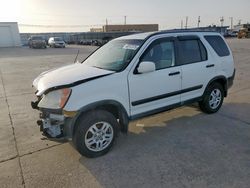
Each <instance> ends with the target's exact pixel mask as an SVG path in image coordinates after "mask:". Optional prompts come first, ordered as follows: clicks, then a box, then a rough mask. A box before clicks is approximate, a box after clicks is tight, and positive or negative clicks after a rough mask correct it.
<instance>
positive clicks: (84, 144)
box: [73, 110, 118, 158]
mask: <svg viewBox="0 0 250 188" xmlns="http://www.w3.org/2000/svg"><path fill="white" fill-rule="evenodd" d="M75 126H76V130H75V134H74V135H73V142H74V144H75V146H76V149H77V150H78V152H79V153H80V154H82V155H83V156H86V157H89V158H94V157H99V156H102V155H104V154H106V153H107V152H108V151H109V150H110V148H111V147H112V145H113V143H114V140H115V137H116V136H117V132H118V122H117V120H116V118H115V117H114V116H113V115H112V114H111V113H109V112H107V111H104V110H95V111H92V112H89V113H87V114H84V115H82V116H80V117H79V119H78V121H77V122H76V125H75ZM93 133H95V134H93Z"/></svg>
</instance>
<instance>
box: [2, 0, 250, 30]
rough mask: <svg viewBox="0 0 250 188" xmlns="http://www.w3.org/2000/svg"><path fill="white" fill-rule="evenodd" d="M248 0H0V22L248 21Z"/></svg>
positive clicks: (70, 26)
mask: <svg viewBox="0 0 250 188" xmlns="http://www.w3.org/2000/svg"><path fill="white" fill-rule="evenodd" d="M249 10H250V0H237V1H229V0H206V1H205V0H0V22H12V21H14V22H18V24H19V30H20V32H83V31H89V29H90V28H91V27H101V26H102V25H104V24H105V22H106V19H107V20H108V24H124V16H126V17H127V24H150V23H156V24H159V26H160V29H161V30H164V29H174V28H180V26H181V20H183V22H184V24H185V18H186V17H187V16H188V27H196V26H197V20H198V16H200V19H201V23H200V26H208V25H211V24H215V25H220V18H221V17H222V16H223V17H224V20H225V21H224V25H228V26H229V25H230V17H233V20H234V24H237V23H238V22H239V20H241V23H247V22H250V14H249Z"/></svg>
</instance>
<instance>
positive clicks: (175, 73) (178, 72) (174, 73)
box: [168, 71, 180, 76]
mask: <svg viewBox="0 0 250 188" xmlns="http://www.w3.org/2000/svg"><path fill="white" fill-rule="evenodd" d="M177 74H180V71H177V72H170V73H169V74H168V75H169V76H174V75H177Z"/></svg>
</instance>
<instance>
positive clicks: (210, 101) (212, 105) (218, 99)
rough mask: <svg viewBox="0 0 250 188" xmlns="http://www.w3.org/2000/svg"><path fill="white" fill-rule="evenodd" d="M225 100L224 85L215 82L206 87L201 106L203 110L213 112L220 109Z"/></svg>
mask: <svg viewBox="0 0 250 188" xmlns="http://www.w3.org/2000/svg"><path fill="white" fill-rule="evenodd" d="M223 100H224V90H223V87H222V86H221V84H219V83H213V84H211V85H210V86H209V87H208V88H207V89H206V91H205V94H204V97H203V100H202V101H201V102H199V106H200V109H201V110H202V111H203V112H205V113H208V114H211V113H215V112H217V111H218V110H219V109H220V107H221V105H222V103H223Z"/></svg>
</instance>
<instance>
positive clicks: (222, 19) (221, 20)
mask: <svg viewBox="0 0 250 188" xmlns="http://www.w3.org/2000/svg"><path fill="white" fill-rule="evenodd" d="M220 23H221V27H223V23H224V17H223V16H222V17H221V19H220Z"/></svg>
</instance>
